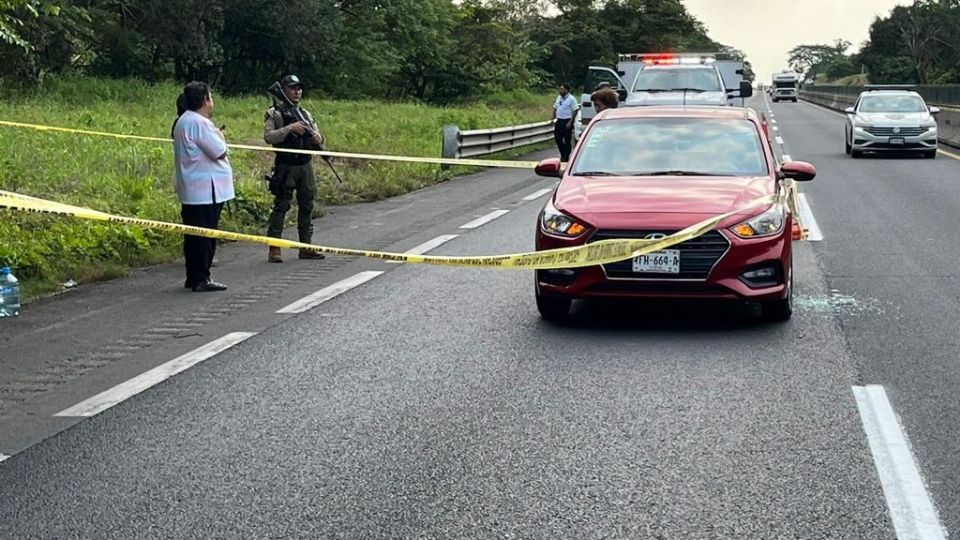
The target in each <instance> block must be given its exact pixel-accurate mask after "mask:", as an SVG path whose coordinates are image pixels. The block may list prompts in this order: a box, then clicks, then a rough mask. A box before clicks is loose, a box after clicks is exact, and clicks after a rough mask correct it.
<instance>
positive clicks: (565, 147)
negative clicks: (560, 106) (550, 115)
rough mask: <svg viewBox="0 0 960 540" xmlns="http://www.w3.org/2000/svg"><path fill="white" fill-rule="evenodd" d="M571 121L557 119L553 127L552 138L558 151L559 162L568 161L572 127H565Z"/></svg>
mask: <svg viewBox="0 0 960 540" xmlns="http://www.w3.org/2000/svg"><path fill="white" fill-rule="evenodd" d="M570 121H571V120H570V119H569V118H568V119H562V118H557V123H556V124H554V125H553V138H554V140H556V141H557V148H558V149H559V150H560V161H563V162H568V161H570V149H571V147H572V141H573V125H571V126H570V127H567V122H570Z"/></svg>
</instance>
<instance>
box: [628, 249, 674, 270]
mask: <svg viewBox="0 0 960 540" xmlns="http://www.w3.org/2000/svg"><path fill="white" fill-rule="evenodd" d="M633 271H634V272H636V273H645V274H679V273H680V250H679V249H665V250H663V251H654V252H653V253H648V254H646V255H640V256H639V257H634V258H633Z"/></svg>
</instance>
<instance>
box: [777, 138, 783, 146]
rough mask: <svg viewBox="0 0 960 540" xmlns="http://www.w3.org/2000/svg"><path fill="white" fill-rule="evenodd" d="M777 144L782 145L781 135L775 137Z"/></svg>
mask: <svg viewBox="0 0 960 540" xmlns="http://www.w3.org/2000/svg"><path fill="white" fill-rule="evenodd" d="M777 144H779V145H781V146H783V137H777Z"/></svg>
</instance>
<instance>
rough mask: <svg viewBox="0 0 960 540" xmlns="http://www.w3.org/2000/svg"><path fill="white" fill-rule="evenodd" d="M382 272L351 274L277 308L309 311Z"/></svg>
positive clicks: (284, 310)
mask: <svg viewBox="0 0 960 540" xmlns="http://www.w3.org/2000/svg"><path fill="white" fill-rule="evenodd" d="M382 273H383V272H381V271H378V270H368V271H366V272H360V273H359V274H356V275H354V276H350V277H348V278H347V279H343V280H340V281H338V282H336V283H334V284H333V285H330V286H328V287H324V288H322V289H320V290H319V291H317V292H315V293H313V294H310V295H307V296H304V297H303V298H301V299H300V300H297V301H296V302H294V303H292V304H290V305H289V306H287V307H285V308H281V309H279V310H277V313H303V312H304V311H307V310H310V309H313V308H315V307H317V306H319V305H320V304H322V303H324V302H326V301H327V300H330V299H332V298H336V297H337V296H340V295H341V294H343V293H345V292H347V291H349V290H350V289H353V288H354V287H359V286H360V285H363V284H364V283H366V282H368V281H370V280H371V279H373V278H375V277H377V276H379V275H380V274H382Z"/></svg>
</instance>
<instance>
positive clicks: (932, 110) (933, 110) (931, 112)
mask: <svg viewBox="0 0 960 540" xmlns="http://www.w3.org/2000/svg"><path fill="white" fill-rule="evenodd" d="M938 112H940V107H930V114H937V113H938Z"/></svg>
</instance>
